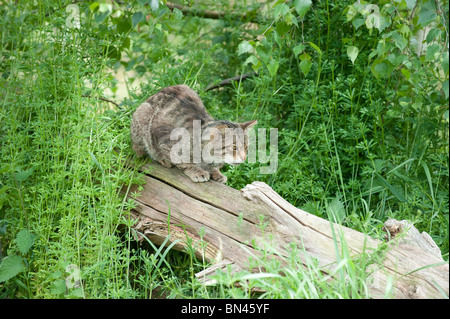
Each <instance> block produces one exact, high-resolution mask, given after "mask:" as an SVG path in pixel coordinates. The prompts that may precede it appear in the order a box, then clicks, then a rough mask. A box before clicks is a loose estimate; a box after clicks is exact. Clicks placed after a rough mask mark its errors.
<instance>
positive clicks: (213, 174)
mask: <svg viewBox="0 0 450 319" xmlns="http://www.w3.org/2000/svg"><path fill="white" fill-rule="evenodd" d="M211 179H212V180H215V181H217V182H220V183H226V182H227V177H226V176H225V175H223V174H222V173H221V172H220V171H219V170H218V169H214V170H213V171H212V172H211Z"/></svg>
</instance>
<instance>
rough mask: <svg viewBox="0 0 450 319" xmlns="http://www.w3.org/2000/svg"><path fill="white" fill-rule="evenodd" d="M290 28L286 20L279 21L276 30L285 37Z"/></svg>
mask: <svg viewBox="0 0 450 319" xmlns="http://www.w3.org/2000/svg"><path fill="white" fill-rule="evenodd" d="M290 29H291V26H290V25H288V24H287V23H286V22H284V21H281V22H279V23H277V26H276V27H275V30H276V31H277V33H278V35H279V36H280V37H283V36H284V35H285V34H286V33H287V32H288V31H289V30H290Z"/></svg>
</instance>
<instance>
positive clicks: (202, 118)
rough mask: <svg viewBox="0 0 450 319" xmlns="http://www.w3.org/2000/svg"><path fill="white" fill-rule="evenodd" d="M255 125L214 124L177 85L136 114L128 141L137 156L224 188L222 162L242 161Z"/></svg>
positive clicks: (200, 105) (199, 104) (195, 98)
mask: <svg viewBox="0 0 450 319" xmlns="http://www.w3.org/2000/svg"><path fill="white" fill-rule="evenodd" d="M256 123H257V122H256V121H249V122H245V123H233V122H229V121H223V120H221V121H215V120H214V119H213V118H212V117H211V115H209V114H208V112H207V111H206V109H205V106H204V105H203V103H202V101H201V100H200V97H199V96H198V95H197V93H195V92H194V91H193V90H192V89H190V88H189V87H188V86H186V85H176V86H170V87H166V88H164V89H162V90H161V91H159V92H157V93H156V94H154V95H152V96H151V97H150V98H149V99H148V100H147V101H146V102H144V103H142V104H141V105H140V106H139V107H138V108H137V109H136V111H135V112H134V114H133V118H132V121H131V140H132V143H133V150H134V151H135V152H136V155H137V156H138V157H141V156H143V155H146V154H147V155H148V156H150V157H151V158H153V159H154V160H156V161H157V162H159V163H160V164H161V165H163V166H165V167H172V166H176V167H178V168H179V169H180V170H182V171H183V172H184V173H185V174H186V175H187V176H189V177H190V178H191V179H192V180H193V181H194V182H206V181H208V180H209V179H212V180H215V181H219V182H222V183H225V182H226V181H227V178H226V176H224V175H223V174H222V173H221V172H220V170H219V169H220V168H221V167H222V166H223V164H224V163H227V164H232V165H239V164H240V163H242V162H244V161H245V159H246V157H247V150H248V129H249V128H251V127H252V126H254V125H255V124H256ZM181 133H184V135H183V134H181ZM180 134H181V135H180ZM186 135H187V137H186ZM180 136H181V137H182V141H179V139H178V137H180ZM177 151H178V152H177ZM180 151H182V152H183V151H184V157H183V156H180ZM186 152H189V153H188V154H186ZM182 155H183V154H182ZM180 159H184V160H180Z"/></svg>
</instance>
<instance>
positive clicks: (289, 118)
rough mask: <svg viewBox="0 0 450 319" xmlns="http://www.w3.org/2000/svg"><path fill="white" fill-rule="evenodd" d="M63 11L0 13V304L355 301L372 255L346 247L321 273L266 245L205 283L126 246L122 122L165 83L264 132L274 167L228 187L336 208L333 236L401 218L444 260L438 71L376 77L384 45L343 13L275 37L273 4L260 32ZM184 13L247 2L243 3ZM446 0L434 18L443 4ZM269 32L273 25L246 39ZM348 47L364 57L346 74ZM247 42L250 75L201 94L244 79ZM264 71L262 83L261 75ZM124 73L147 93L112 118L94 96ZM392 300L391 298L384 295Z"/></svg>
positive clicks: (180, 259)
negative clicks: (272, 139)
mask: <svg viewBox="0 0 450 319" xmlns="http://www.w3.org/2000/svg"><path fill="white" fill-rule="evenodd" d="M216 2H217V1H216ZM70 3H71V2H67V3H62V2H59V1H44V2H39V4H34V3H33V2H31V1H29V2H27V1H23V2H22V1H20V2H19V3H17V4H16V3H9V2H7V3H5V4H4V5H2V6H1V7H0V15H1V18H0V21H1V22H0V26H1V33H0V36H1V38H0V42H1V43H0V48H1V49H0V51H1V55H0V57H1V58H0V97H1V99H0V123H1V125H0V165H1V166H0V240H1V242H0V243H1V250H0V252H1V254H0V259H2V262H3V263H4V264H5V261H7V262H6V264H8V265H9V266H8V267H6V266H1V267H3V270H2V271H3V272H0V296H1V297H2V298H56V297H65V298H80V297H81V298H150V297H153V298H154V297H156V296H158V295H159V293H160V292H163V294H164V296H166V297H169V298H174V297H180V296H181V297H185V298H220V297H222V298H241V297H243V298H257V297H261V298H366V297H367V296H368V295H367V289H366V288H367V287H366V284H365V280H366V278H367V273H366V268H367V266H368V264H370V263H371V262H373V260H370V258H368V257H367V256H365V255H362V256H357V257H353V258H350V257H349V256H348V252H346V251H345V249H344V250H343V251H341V252H339V254H340V255H339V256H340V257H339V258H340V259H339V262H338V266H337V267H336V270H335V272H334V273H332V274H324V273H322V272H321V271H320V268H319V267H318V265H317V263H316V262H315V261H314V260H310V261H309V262H308V263H307V264H306V268H304V267H302V266H301V264H302V262H301V260H302V259H301V258H300V257H299V256H301V255H302V254H303V253H304V252H303V251H302V249H301V247H296V246H292V247H290V249H291V251H292V254H291V255H290V257H289V258H288V259H287V260H285V265H284V266H283V267H281V266H280V264H279V261H276V260H275V259H272V258H269V257H270V256H273V255H277V249H278V248H277V247H270V245H269V244H267V246H266V247H259V249H260V250H261V252H262V256H265V257H266V258H260V259H258V258H256V257H254V258H253V261H252V263H253V264H252V265H258V266H259V267H263V268H264V269H265V270H264V272H263V273H261V274H250V273H248V272H245V271H244V272H241V273H238V274H233V275H232V274H229V273H227V272H226V271H225V272H223V273H219V274H217V279H218V281H219V284H218V285H216V286H212V287H204V286H202V285H201V284H200V283H199V282H198V281H197V280H196V279H195V277H194V274H195V273H196V272H198V271H201V270H203V269H204V268H205V267H207V266H208V265H207V264H206V263H204V262H202V261H199V260H197V259H195V258H194V257H193V255H192V254H184V253H179V252H174V251H172V250H170V249H169V247H164V246H161V247H155V246H153V244H151V243H147V244H145V245H144V246H139V245H138V244H136V242H135V241H134V237H133V232H132V230H131V228H130V227H129V226H130V221H128V220H127V218H126V216H127V211H129V210H130V209H131V208H132V207H133V203H132V202H128V201H127V200H126V199H124V197H123V195H121V194H120V193H119V191H120V189H121V188H122V187H126V186H127V185H129V184H130V183H140V179H139V175H138V174H137V173H136V172H134V171H130V170H126V169H124V168H123V164H124V162H125V161H126V159H127V158H129V157H130V156H132V155H133V152H132V150H131V143H130V138H129V124H130V118H131V114H132V112H133V111H134V110H135V109H136V108H137V107H138V105H139V104H140V102H141V101H143V100H144V99H145V98H146V97H147V96H148V95H150V94H152V93H154V92H156V91H157V90H158V89H159V88H161V87H164V86H168V85H173V84H179V83H186V84H188V85H190V86H192V87H194V88H195V89H197V90H198V91H200V95H201V97H202V99H203V100H204V102H205V105H206V106H207V108H208V111H209V112H210V113H211V114H212V115H213V116H214V117H215V118H223V119H228V120H250V119H257V120H258V127H262V128H271V127H276V128H278V132H279V154H278V155H279V167H278V170H277V172H276V174H271V175H261V174H259V164H258V163H256V164H248V163H245V164H243V165H240V166H238V167H227V168H226V169H225V174H226V175H227V177H228V181H229V182H228V185H230V186H232V187H235V188H237V189H239V188H242V187H243V186H245V185H246V184H248V183H251V182H252V181H254V180H260V181H264V182H266V183H268V184H269V185H270V186H271V187H272V188H273V189H274V190H275V191H277V192H278V193H279V194H280V195H281V196H283V197H284V198H285V199H286V200H288V201H289V202H290V203H291V204H293V205H295V206H297V207H300V208H303V209H304V210H306V211H308V212H310V213H313V214H316V215H318V216H320V217H322V218H326V219H328V216H329V213H330V212H333V213H334V214H335V215H337V216H338V217H339V218H340V221H341V222H342V224H343V225H345V226H348V227H350V228H353V229H356V230H358V231H362V232H364V233H366V234H369V235H370V236H373V237H375V238H380V237H381V234H380V232H381V225H382V223H383V222H384V221H385V220H386V219H387V218H388V217H392V218H396V219H408V220H411V221H412V222H413V223H414V224H415V226H416V227H417V228H418V229H419V230H420V231H427V232H428V233H429V234H430V235H431V236H432V237H433V239H434V240H435V241H436V243H437V244H438V246H439V247H440V248H441V251H442V253H443V255H444V258H445V259H446V260H448V249H449V247H448V243H449V239H448V223H449V221H448V202H449V201H448V186H449V185H448V177H449V174H448V172H449V170H448V150H449V146H448V91H447V97H446V96H445V94H444V93H445V92H443V90H441V89H439V85H438V84H436V81H437V80H436V78H437V76H436V75H435V74H434V75H433V74H432V72H431V71H426V70H428V69H429V68H428V66H429V64H426V63H431V62H430V61H428V62H427V61H422V62H415V63H416V64H415V65H416V66H417V68H418V73H420V72H422V73H420V74H421V76H422V78H420V81H418V80H417V81H416V82H414V81H412V80H411V81H406V80H405V79H404V78H403V77H402V76H401V73H400V71H399V70H400V67H399V68H398V69H396V70H395V71H393V72H392V75H391V76H390V77H389V78H382V79H377V77H376V76H375V75H376V73H375V74H373V73H371V72H370V67H371V63H372V62H373V60H369V55H370V54H371V52H372V50H373V49H377V45H378V41H379V40H380V38H381V36H382V34H380V33H379V32H378V31H373V30H372V31H373V32H369V31H368V30H367V29H363V28H362V27H361V28H359V29H356V28H355V27H354V26H353V25H352V22H347V20H346V16H345V13H344V10H345V9H346V7H347V5H349V4H351V3H350V2H349V3H345V2H331V1H330V2H328V1H326V2H320V3H317V4H314V5H313V8H312V9H310V11H308V13H307V14H306V16H305V20H304V21H303V24H304V28H302V27H301V25H299V26H298V27H294V25H289V26H290V29H289V30H287V29H286V28H285V27H286V25H288V24H287V22H286V21H288V19H290V16H289V14H290V13H293V14H295V11H294V10H293V9H291V11H289V12H284V13H283V14H279V15H278V16H277V17H275V16H274V15H273V14H274V13H275V11H276V10H279V7H278V9H277V8H273V7H272V6H271V7H270V8H269V10H268V11H266V12H265V13H263V16H264V17H265V19H266V20H265V21H262V22H261V23H260V24H259V25H257V26H256V27H249V26H248V25H246V24H245V21H236V20H233V19H231V18H229V17H225V18H224V19H221V20H214V21H212V20H208V19H202V18H199V17H193V16H184V17H181V16H180V15H179V14H178V13H177V12H175V13H173V14H170V13H169V12H167V11H158V14H152V15H151V16H150V18H149V22H145V21H144V20H140V22H139V26H137V25H133V21H134V22H136V21H137V20H136V19H137V18H139V15H135V14H136V12H144V13H145V15H144V16H148V15H149V14H150V13H152V12H151V8H150V7H149V6H146V7H143V6H141V5H140V4H139V2H130V6H128V7H126V6H118V5H117V6H115V7H113V11H114V12H113V13H112V14H111V12H109V11H108V8H109V7H108V6H107V5H106V6H105V5H104V4H103V5H99V6H97V5H96V4H95V2H94V3H77V5H78V6H79V9H80V12H81V13H82V16H81V17H82V21H81V27H80V29H67V28H66V22H67V13H66V11H65V8H66V6H67V5H69V4H70ZM195 6H197V4H195ZM198 6H199V8H209V9H211V8H216V9H217V10H223V11H226V12H230V11H233V12H240V11H239V10H241V12H242V11H248V10H250V8H257V4H256V5H255V4H254V3H253V2H250V1H244V2H241V3H240V4H236V5H235V7H232V6H231V5H230V4H229V3H228V2H227V1H219V2H218V3H209V2H203V3H202V4H198ZM239 6H241V7H239ZM443 6H444V8H447V11H448V3H446V2H445V3H444V4H443ZM119 9H120V10H122V13H121V16H119V14H118V11H119ZM160 9H161V8H160ZM280 12H282V11H280ZM133 17H134V18H133ZM393 21H395V20H394V18H393ZM269 26H273V27H274V29H270V28H269V29H270V31H268V32H266V33H265V38H264V39H260V38H259V37H258V36H259V35H261V34H262V33H263V32H264V31H265V30H268V27H269ZM391 28H394V26H391ZM286 30H287V31H286ZM280 34H282V36H280ZM443 37H444V35H443V33H442V37H441V38H439V37H438V38H437V39H441V40H442V39H443ZM193 39H194V40H193ZM344 39H346V40H345V41H350V42H347V43H351V44H352V45H355V46H357V47H358V48H360V52H359V55H358V58H357V59H356V61H355V64H354V65H353V64H352V63H351V61H350V60H349V58H348V56H347V55H346V44H344ZM243 40H246V41H254V43H255V46H257V48H256V49H255V52H254V54H255V57H257V58H258V59H259V61H261V65H259V66H256V65H254V66H255V67H259V69H258V73H259V75H258V77H254V78H251V79H248V80H246V81H244V82H242V83H235V84H234V85H233V86H231V87H228V88H223V89H219V90H213V91H209V92H204V91H203V89H204V88H205V87H207V86H208V85H209V84H211V83H213V82H217V81H220V80H221V79H224V78H228V77H231V76H234V75H236V74H243V73H246V72H250V71H251V70H252V69H251V63H250V64H246V65H245V64H244V62H245V60H246V59H247V58H248V57H249V56H250V55H251V54H253V53H252V52H247V53H245V54H241V55H239V54H238V51H239V49H238V46H239V44H240V43H241V42H242V41H243ZM388 40H389V38H388ZM302 42H303V43H304V44H305V49H304V50H305V51H304V52H306V53H308V55H309V56H310V58H311V65H310V70H309V72H306V73H307V75H305V72H304V65H305V63H303V64H301V63H302V61H303V60H301V59H300V55H296V54H295V53H293V48H294V47H296V45H298V44H299V43H302ZM309 42H312V43H314V44H315V45H316V47H317V48H319V50H320V52H319V51H318V50H317V49H315V48H314V47H313V46H312V45H309V44H308V43H309ZM256 43H257V44H256ZM394 49H395V47H394V48H391V52H392V54H394V53H395V54H398V52H397V51H395V50H394ZM408 49H409V48H408V47H407V48H406V49H405V50H408ZM405 52H406V51H405ZM122 57H126V58H122ZM265 59H267V61H265ZM273 61H276V63H277V65H278V69H277V72H276V73H275V74H274V75H272V74H271V73H272V71H273V70H270V69H269V68H267V67H266V65H268V64H270V63H273ZM447 61H448V55H447ZM266 62H267V63H266ZM420 63H423V64H420ZM447 63H448V62H447ZM120 65H122V66H123V67H125V68H126V69H127V70H128V71H136V73H137V75H136V77H138V78H140V80H141V82H142V83H143V85H142V88H141V91H140V92H134V91H131V92H129V93H130V97H129V98H127V99H125V100H124V101H117V102H120V107H116V106H114V105H113V104H112V103H108V102H105V101H102V100H100V99H98V97H103V96H104V90H105V89H106V88H107V87H110V88H112V89H113V91H114V86H115V85H116V83H117V82H116V81H115V80H114V79H113V78H112V77H111V75H110V71H111V70H114V69H115V68H117V67H118V66H120ZM271 65H274V64H271ZM444 78H445V79H446V80H447V81H448V72H447V73H446V74H445V76H444ZM130 81H131V80H130ZM447 85H448V82H447ZM444 89H445V84H444ZM113 99H114V98H113ZM408 99H409V100H408ZM407 101H411V102H415V103H416V104H414V103H409V102H408V103H409V104H408V103H407ZM419 102H420V104H419ZM411 105H413V106H411ZM445 105H447V106H445ZM445 112H447V113H445ZM445 114H447V117H446V115H445ZM19 234H21V235H19ZM27 234H29V235H27ZM8 260H9V261H8ZM71 265H72V266H71ZM71 267H75V269H79V270H80V271H81V278H82V280H81V282H80V285H75V284H73V285H72V286H71V287H70V289H69V290H68V291H66V279H67V278H73V277H74V276H75V275H74V274H73V272H72V273H70V272H69V270H70V269H72V268H71ZM6 268H8V269H7V270H8V271H9V272H5V269H6ZM281 274H283V275H281ZM2 276H3V277H2ZM70 276H72V277H70ZM330 276H332V277H333V278H335V280H333V281H330V280H329V279H330ZM2 278H4V280H2ZM235 283H239V285H240V286H241V287H237V286H236V285H235ZM251 288H258V289H259V290H260V291H262V292H259V293H256V292H251V291H252V290H251ZM391 294H392V291H390V290H389V289H388V290H387V291H386V297H390V296H391Z"/></svg>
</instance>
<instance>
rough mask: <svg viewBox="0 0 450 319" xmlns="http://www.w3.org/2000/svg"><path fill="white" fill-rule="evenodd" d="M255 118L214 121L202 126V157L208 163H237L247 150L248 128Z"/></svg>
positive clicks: (242, 160)
mask: <svg viewBox="0 0 450 319" xmlns="http://www.w3.org/2000/svg"><path fill="white" fill-rule="evenodd" d="M256 124H257V121H256V120H253V121H248V122H244V123H234V122H229V121H215V122H213V123H208V124H207V125H205V126H204V127H203V129H204V131H203V151H202V159H203V161H204V162H209V163H227V164H231V165H239V164H241V163H243V162H244V161H245V159H246V158H247V152H248V129H250V128H251V127H253V126H254V125H256Z"/></svg>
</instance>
